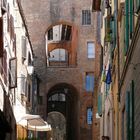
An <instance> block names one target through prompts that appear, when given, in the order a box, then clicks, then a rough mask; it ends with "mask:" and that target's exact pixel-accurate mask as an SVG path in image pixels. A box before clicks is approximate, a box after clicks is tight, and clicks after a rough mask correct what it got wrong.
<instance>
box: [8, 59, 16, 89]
mask: <svg viewBox="0 0 140 140" xmlns="http://www.w3.org/2000/svg"><path fill="white" fill-rule="evenodd" d="M16 86H17V58H12V59H10V60H9V87H10V88H15V87H16Z"/></svg>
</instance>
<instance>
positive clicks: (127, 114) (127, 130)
mask: <svg viewBox="0 0 140 140" xmlns="http://www.w3.org/2000/svg"><path fill="white" fill-rule="evenodd" d="M129 127H130V92H129V91H127V92H126V137H127V138H126V139H127V140H130V133H129V132H130V131H129Z"/></svg>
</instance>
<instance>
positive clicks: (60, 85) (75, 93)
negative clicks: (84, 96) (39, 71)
mask: <svg viewBox="0 0 140 140" xmlns="http://www.w3.org/2000/svg"><path fill="white" fill-rule="evenodd" d="M63 88H67V89H70V90H71V92H72V91H73V93H72V94H71V95H72V96H73V97H74V98H76V99H77V100H79V92H78V90H77V88H76V87H75V86H74V85H72V84H69V83H56V84H55V85H52V86H51V87H50V88H49V90H48V93H47V96H49V94H50V93H51V92H52V91H54V90H57V89H63Z"/></svg>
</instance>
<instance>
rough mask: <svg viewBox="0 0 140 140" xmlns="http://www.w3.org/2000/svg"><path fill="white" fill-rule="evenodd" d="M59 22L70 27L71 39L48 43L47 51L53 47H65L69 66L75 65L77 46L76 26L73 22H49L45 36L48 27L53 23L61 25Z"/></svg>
mask: <svg viewBox="0 0 140 140" xmlns="http://www.w3.org/2000/svg"><path fill="white" fill-rule="evenodd" d="M61 24H63V25H69V26H71V27H72V32H71V40H69V41H66V40H65V41H59V42H57V43H56V42H51V43H48V44H47V46H48V50H47V52H48V53H49V52H50V51H52V50H53V49H56V48H63V49H66V50H67V51H68V53H69V60H68V64H69V66H76V65H77V62H76V61H77V47H78V27H77V26H76V25H74V24H73V23H70V22H66V21H59V22H56V23H54V24H51V25H50V26H49V27H48V28H47V30H46V32H45V36H46V35H47V32H48V31H49V29H51V28H52V27H53V26H55V25H61ZM47 55H48V54H47Z"/></svg>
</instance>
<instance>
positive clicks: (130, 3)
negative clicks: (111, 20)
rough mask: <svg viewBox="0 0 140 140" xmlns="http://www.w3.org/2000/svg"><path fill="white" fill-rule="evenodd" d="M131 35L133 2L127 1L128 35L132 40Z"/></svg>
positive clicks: (131, 0)
mask: <svg viewBox="0 0 140 140" xmlns="http://www.w3.org/2000/svg"><path fill="white" fill-rule="evenodd" d="M132 33H133V0H129V34H130V37H131V38H132Z"/></svg>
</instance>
